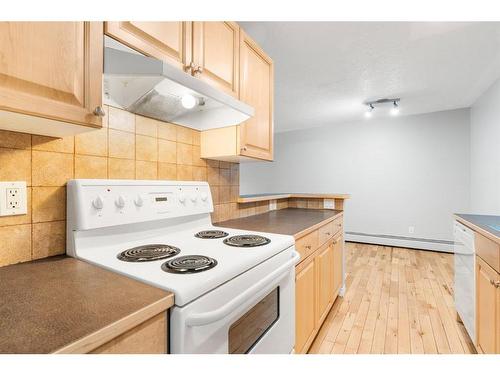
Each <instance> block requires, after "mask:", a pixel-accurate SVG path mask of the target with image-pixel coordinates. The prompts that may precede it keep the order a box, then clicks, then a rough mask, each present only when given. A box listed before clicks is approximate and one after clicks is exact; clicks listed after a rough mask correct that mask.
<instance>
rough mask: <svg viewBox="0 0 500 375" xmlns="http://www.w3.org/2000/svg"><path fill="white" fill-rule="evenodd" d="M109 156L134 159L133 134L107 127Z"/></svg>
mask: <svg viewBox="0 0 500 375" xmlns="http://www.w3.org/2000/svg"><path fill="white" fill-rule="evenodd" d="M108 137H109V157H111V158H122V159H135V135H134V134H131V133H127V132H123V131H119V130H113V129H109V135H108Z"/></svg>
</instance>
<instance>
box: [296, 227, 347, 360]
mask: <svg viewBox="0 0 500 375" xmlns="http://www.w3.org/2000/svg"><path fill="white" fill-rule="evenodd" d="M297 242H299V240H298V241H297ZM314 250H315V251H314ZM342 250H343V233H342V232H341V233H340V234H338V235H337V236H336V237H335V238H332V239H330V240H328V241H327V242H326V243H325V244H323V245H322V246H321V247H320V248H319V249H313V252H311V253H310V254H311V255H309V256H308V257H307V258H306V259H305V260H303V261H302V262H301V263H299V264H298V265H297V266H296V268H295V352H296V353H307V351H308V349H309V347H310V346H311V344H312V342H313V341H314V338H315V337H316V334H317V333H318V331H319V329H320V327H321V324H323V322H324V320H325V318H326V316H327V315H328V312H329V311H330V309H331V308H332V306H333V303H334V301H335V298H337V295H338V293H339V290H340V287H341V285H342V259H343V254H342V253H343V251H342Z"/></svg>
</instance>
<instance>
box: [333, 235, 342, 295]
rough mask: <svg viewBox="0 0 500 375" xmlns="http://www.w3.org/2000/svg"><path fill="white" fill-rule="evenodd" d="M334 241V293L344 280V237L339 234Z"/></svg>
mask: <svg viewBox="0 0 500 375" xmlns="http://www.w3.org/2000/svg"><path fill="white" fill-rule="evenodd" d="M333 241H334V242H333V293H336V292H337V291H338V290H339V289H340V287H341V286H342V281H343V280H342V279H343V273H342V270H343V263H344V237H343V236H338V237H336V238H335V239H334V240H333Z"/></svg>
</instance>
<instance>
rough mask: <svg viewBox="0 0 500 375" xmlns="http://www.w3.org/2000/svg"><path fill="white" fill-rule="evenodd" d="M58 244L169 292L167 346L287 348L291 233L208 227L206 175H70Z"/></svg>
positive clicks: (291, 323) (291, 325)
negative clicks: (183, 178)
mask: <svg viewBox="0 0 500 375" xmlns="http://www.w3.org/2000/svg"><path fill="white" fill-rule="evenodd" d="M67 192H68V203H67V204H68V215H67V220H68V222H67V253H68V255H71V256H73V257H76V258H80V259H82V260H85V261H88V262H91V263H93V264H96V265H98V266H101V267H105V268H107V269H109V270H112V271H115V272H118V273H121V274H123V275H126V276H129V277H132V278H134V279H137V280H140V281H143V282H145V283H148V284H151V285H154V286H156V287H159V288H162V289H165V290H169V291H172V292H173V293H174V294H175V306H174V307H173V308H172V309H171V312H170V334H169V340H170V345H169V347H170V352H171V353H290V352H291V351H292V350H293V345H294V341H295V335H294V332H295V291H294V290H295V276H294V266H295V264H296V263H297V261H298V259H299V255H298V253H297V252H296V251H295V248H294V239H293V237H292V236H284V235H277V234H270V233H258V232H248V231H242V230H235V229H227V228H221V227H214V226H213V225H212V223H211V220H210V212H212V211H213V204H212V198H211V194H210V189H209V186H208V184H207V183H206V182H180V181H134V180H72V181H70V182H69V183H68V190H67Z"/></svg>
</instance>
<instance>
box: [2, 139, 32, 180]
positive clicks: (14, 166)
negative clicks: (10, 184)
mask: <svg viewBox="0 0 500 375" xmlns="http://www.w3.org/2000/svg"><path fill="white" fill-rule="evenodd" d="M0 180H1V181H26V184H27V185H28V186H30V185H31V151H29V150H17V149H13V148H0Z"/></svg>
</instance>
